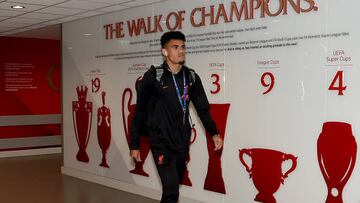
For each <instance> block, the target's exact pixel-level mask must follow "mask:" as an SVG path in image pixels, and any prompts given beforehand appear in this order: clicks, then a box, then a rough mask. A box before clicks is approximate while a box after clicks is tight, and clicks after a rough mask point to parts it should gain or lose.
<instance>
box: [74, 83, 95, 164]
mask: <svg viewBox="0 0 360 203" xmlns="http://www.w3.org/2000/svg"><path fill="white" fill-rule="evenodd" d="M87 91H88V88H87V87H86V86H85V87H83V86H80V87H79V86H78V87H76V92H77V95H78V101H73V102H72V111H73V123H74V130H75V136H76V141H77V143H78V146H79V151H78V153H77V154H76V159H77V160H78V161H82V162H89V156H88V155H87V153H86V147H87V145H88V143H89V137H90V131H91V120H92V102H88V101H86V95H87Z"/></svg>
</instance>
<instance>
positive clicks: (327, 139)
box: [317, 122, 357, 203]
mask: <svg viewBox="0 0 360 203" xmlns="http://www.w3.org/2000/svg"><path fill="white" fill-rule="evenodd" d="M356 150H357V146H356V140H355V137H354V136H353V135H352V130H351V125H350V124H348V123H341V122H326V123H324V124H323V128H322V132H321V133H320V136H319V138H318V141H317V155H318V162H319V166H320V170H321V173H322V174H323V177H324V179H325V182H326V185H327V189H328V195H327V198H326V203H343V200H342V192H343V189H344V186H345V184H346V183H347V181H348V180H349V178H350V176H351V173H352V171H353V169H354V166H355V161H356Z"/></svg>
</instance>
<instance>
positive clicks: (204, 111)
mask: <svg viewBox="0 0 360 203" xmlns="http://www.w3.org/2000/svg"><path fill="white" fill-rule="evenodd" d="M195 77H196V78H195V83H194V84H193V86H192V88H191V91H190V98H191V101H192V102H193V104H194V107H195V109H196V112H197V114H198V116H199V118H200V120H201V122H202V124H203V125H204V127H205V129H206V131H207V132H208V133H209V134H210V135H212V139H213V141H214V144H215V149H214V150H215V151H217V150H219V149H221V148H222V146H223V140H222V138H221V137H220V135H219V131H218V129H217V128H216V124H215V122H214V120H213V118H212V117H211V115H210V111H209V109H210V107H209V101H208V99H207V97H206V93H205V90H204V87H203V85H202V82H201V79H200V77H199V75H198V74H195Z"/></svg>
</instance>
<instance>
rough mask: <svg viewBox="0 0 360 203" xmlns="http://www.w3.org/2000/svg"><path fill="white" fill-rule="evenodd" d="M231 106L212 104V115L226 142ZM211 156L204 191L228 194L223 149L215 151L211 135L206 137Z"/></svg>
mask: <svg viewBox="0 0 360 203" xmlns="http://www.w3.org/2000/svg"><path fill="white" fill-rule="evenodd" d="M229 108H230V104H210V114H211V116H212V117H213V118H214V121H215V123H216V125H217V127H218V130H219V135H220V136H221V138H222V139H223V140H225V130H226V122H227V116H228V112H229ZM206 142H207V149H208V154H209V162H208V170H207V174H206V178H205V183H204V189H205V190H210V191H214V192H219V193H223V194H225V193H226V190H225V184H224V179H223V176H222V168H221V156H222V151H223V149H220V150H219V151H214V148H215V145H214V142H213V140H212V137H211V135H209V134H207V135H206Z"/></svg>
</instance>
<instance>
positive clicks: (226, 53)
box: [63, 0, 360, 203]
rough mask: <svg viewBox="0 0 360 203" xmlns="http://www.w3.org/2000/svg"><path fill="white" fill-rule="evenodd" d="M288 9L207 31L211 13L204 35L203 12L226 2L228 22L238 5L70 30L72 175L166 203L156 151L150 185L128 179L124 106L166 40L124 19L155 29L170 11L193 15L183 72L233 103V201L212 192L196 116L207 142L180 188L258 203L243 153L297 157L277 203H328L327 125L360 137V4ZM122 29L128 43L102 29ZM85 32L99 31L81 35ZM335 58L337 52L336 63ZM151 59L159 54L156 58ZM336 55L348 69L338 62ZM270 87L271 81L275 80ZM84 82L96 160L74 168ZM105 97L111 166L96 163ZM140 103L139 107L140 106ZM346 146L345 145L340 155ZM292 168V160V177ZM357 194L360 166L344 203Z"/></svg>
mask: <svg viewBox="0 0 360 203" xmlns="http://www.w3.org/2000/svg"><path fill="white" fill-rule="evenodd" d="M241 2H243V3H245V2H247V3H248V5H247V6H248V7H250V2H252V1H251V0H249V1H245V0H244V1H236V3H237V8H238V9H239V8H240V5H241ZM269 2H270V3H269V9H270V11H271V12H272V13H275V11H276V10H277V8H278V7H279V1H276V0H270V1H269ZM290 2H292V1H290V0H288V3H287V14H283V12H281V13H280V14H279V15H277V16H273V17H270V16H269V15H265V17H261V7H260V8H259V9H255V10H254V17H253V19H251V16H250V15H249V16H248V18H250V19H247V20H245V19H244V18H245V16H244V15H243V16H242V17H241V20H240V21H238V20H237V19H236V17H235V15H234V16H233V21H232V22H227V23H226V22H224V18H223V17H224V16H222V17H220V20H219V22H218V23H217V24H213V25H210V17H206V21H205V25H204V26H201V27H195V26H193V25H192V24H191V21H190V19H191V13H192V11H194V9H195V11H196V9H197V8H200V7H205V8H204V9H205V11H206V13H208V12H210V8H211V7H210V6H211V5H214V11H215V16H216V14H217V13H218V12H217V11H218V9H219V7H220V6H221V5H222V4H223V5H224V8H225V11H226V12H227V16H228V17H229V18H230V8H231V5H232V3H233V2H232V1H190V0H183V1H176V0H173V1H166V2H163V3H158V4H154V5H148V6H145V7H138V8H134V9H129V10H125V11H120V12H115V13H111V14H108V15H104V16H98V17H93V18H89V19H84V20H79V21H75V22H71V23H66V24H64V26H63V80H64V81H63V84H64V91H63V113H64V156H65V158H64V171H76V173H83V176H82V177H83V178H85V179H91V178H90V177H93V176H94V175H95V176H98V177H102V178H103V179H102V183H103V184H107V185H114V184H110V182H111V183H112V181H118V182H117V183H115V185H116V184H118V185H121V184H124V183H126V184H130V185H132V186H134V188H137V189H134V190H132V191H133V192H136V193H142V191H149V190H148V189H150V191H152V190H155V191H158V193H157V195H155V196H154V195H153V194H148V193H145V195H147V196H150V197H153V198H158V194H159V191H160V183H159V180H158V176H157V173H156V169H155V166H154V164H153V160H152V157H151V155H150V154H149V156H148V157H147V159H146V162H145V165H144V170H145V171H146V172H148V173H149V175H150V176H149V177H143V176H139V175H134V174H131V173H129V172H128V171H129V170H130V169H132V168H133V164H132V162H131V160H130V158H129V149H128V146H127V141H126V138H125V134H124V129H123V128H124V126H123V124H122V105H121V104H122V103H121V102H122V93H123V91H124V89H125V88H131V89H132V91H133V93H134V92H135V88H134V83H135V80H136V79H137V78H138V77H140V76H141V75H142V74H143V73H144V71H145V68H146V67H149V66H150V65H152V64H160V63H161V61H162V58H161V56H160V45H158V44H156V45H155V46H151V44H152V42H150V41H151V40H158V39H159V38H160V36H161V35H162V32H156V33H150V34H144V33H141V34H140V35H138V36H132V37H131V36H130V35H129V33H128V25H127V21H129V20H130V21H131V20H136V19H138V18H144V19H145V22H147V18H148V17H151V16H159V15H162V21H163V20H164V21H166V17H167V16H168V15H169V14H170V16H171V15H172V14H171V13H172V12H178V11H185V12H184V14H183V18H184V19H183V20H182V28H181V29H179V30H181V31H182V32H184V33H185V34H186V35H187V47H188V53H187V58H186V64H187V65H188V66H189V67H191V68H193V69H195V70H196V71H197V73H198V74H199V75H200V76H201V78H202V82H203V84H204V87H205V89H206V92H207V94H208V98H209V101H210V103H230V104H231V106H230V111H229V114H228V121H227V126H226V136H225V145H224V150H223V154H222V170H223V177H224V182H225V187H226V194H221V193H216V192H212V191H208V190H204V189H203V184H204V180H205V176H206V172H207V164H208V160H207V159H208V153H207V145H206V138H205V133H204V130H203V128H202V126H201V124H199V121H198V120H196V123H197V125H196V126H197V130H198V138H197V140H196V142H195V143H194V144H193V145H192V146H191V161H190V163H189V165H188V168H189V172H190V178H191V181H192V183H193V185H192V187H188V186H183V187H182V188H181V195H182V196H184V197H185V198H190V199H194V200H198V201H203V202H208V203H213V202H214V203H215V202H229V203H231V202H253V199H254V197H255V195H256V194H257V189H256V188H255V187H254V184H253V182H252V180H251V179H249V174H248V173H247V172H246V170H245V167H244V166H243V165H242V164H241V163H240V160H239V149H244V148H266V149H272V150H277V151H281V152H284V153H288V154H292V155H294V156H296V157H298V158H297V167H296V169H295V171H294V172H292V173H291V174H290V175H289V177H288V178H287V179H285V183H284V185H281V186H280V188H279V190H278V191H277V192H276V193H275V198H276V199H277V201H278V202H293V203H296V202H299V203H303V202H314V203H317V202H325V199H326V195H327V188H326V184H325V181H324V178H323V177H322V173H321V171H320V168H319V164H318V160H317V140H318V137H319V134H320V132H321V129H322V125H323V123H324V122H327V121H338V122H346V123H349V124H351V125H352V133H353V135H354V136H355V139H358V135H359V134H360V132H359V130H360V129H359V127H360V114H359V112H360V109H359V108H360V105H359V103H360V102H359V100H360V94H359V92H360V83H359V81H360V80H359V79H358V77H359V75H360V72H359V69H358V68H357V67H358V65H359V61H358V60H357V56H358V55H359V51H360V49H359V47H358V44H359V41H360V37H359V36H360V35H359V34H360V33H359V31H360V29H358V27H357V19H359V17H360V16H359V14H358V12H357V8H358V7H359V4H360V3H359V2H358V1H355V0H351V1H346V2H344V1H325V0H315V7H316V8H315V7H314V8H313V10H311V11H309V12H301V13H300V14H298V13H296V12H295V11H294V9H293V8H292V7H291V4H290ZM295 2H296V1H295ZM300 2H301V7H302V8H303V9H307V8H308V7H309V3H308V2H311V1H310V0H309V1H305V0H300ZM250 10H251V9H250ZM250 10H249V12H250ZM200 13H201V12H195V15H194V19H195V21H196V23H198V22H199V21H200V19H201V16H200ZM219 13H220V14H221V10H220V12H219ZM173 17H174V15H173V16H171V17H170V20H169V22H170V23H171V24H173V23H174V18H173ZM117 22H124V25H123V26H124V27H123V31H124V35H125V36H124V37H123V38H119V39H115V38H114V39H108V40H106V39H105V37H106V36H105V29H104V28H103V26H104V25H107V24H115V23H117ZM161 27H162V28H163V31H164V32H165V31H167V30H168V29H167V27H166V22H162V23H161ZM85 33H91V34H92V35H91V36H84V35H83V34H85ZM209 33H210V34H209ZM316 35H318V36H320V37H316ZM134 42H137V43H134ZM140 42H141V43H140ZM155 42H156V43H159V41H155ZM224 44H225V45H224ZM206 45H209V46H206ZM275 45H277V47H275ZM279 45H281V47H279ZM271 46H272V47H271ZM246 47H247V48H246ZM216 49H221V50H220V51H219V50H216ZM336 50H341V51H340V52H336ZM140 51H145V52H142V53H139V52H140ZM134 52H138V53H134ZM336 53H340V55H334V54H336ZM152 54H155V56H150V55H152ZM99 56H101V57H99ZM125 56H126V57H125ZM327 57H332V58H338V60H339V61H333V62H329V61H327ZM345 59H346V61H344V60H345ZM264 63H265V64H264ZM337 71H343V74H344V75H343V83H344V84H343V85H346V86H347V87H346V89H345V90H344V91H343V94H344V95H338V91H335V90H328V88H329V86H330V84H331V82H332V81H333V79H334V76H335V74H336V72H337ZM265 72H271V73H272V74H273V75H274V77H275V85H274V87H273V89H272V90H271V91H270V92H269V93H267V94H262V93H263V92H265V91H266V89H267V88H266V87H264V86H262V84H261V76H262V75H263V74H264V73H265ZM212 74H219V75H220V81H219V84H220V86H221V90H220V92H219V93H217V94H211V93H210V91H214V90H215V89H216V85H214V84H213V82H214V80H215V78H214V77H211V75H212ZM96 77H97V78H99V79H100V81H101V86H100V90H99V92H97V93H93V92H91V87H92V83H91V80H93V79H94V78H96ZM265 82H266V83H268V82H269V77H266V78H265ZM80 85H86V86H87V87H88V88H89V92H88V94H87V100H88V101H91V102H92V103H93V115H92V129H91V133H90V138H89V139H90V140H89V144H88V146H87V148H86V151H87V153H88V155H89V158H90V161H89V163H83V162H79V161H78V160H76V153H77V151H78V145H77V142H76V136H75V131H74V125H73V118H72V117H73V115H72V114H73V113H72V101H77V95H76V91H75V88H76V87H77V86H80ZM337 85H338V84H337V83H336V85H335V86H337ZM101 91H105V92H106V106H108V107H109V108H110V110H111V123H112V126H111V132H112V135H111V136H112V137H111V144H110V147H109V149H108V151H107V160H108V164H109V165H110V168H103V167H100V166H99V163H100V162H101V151H100V148H99V145H98V141H97V128H96V123H97V121H96V116H97V115H96V114H97V109H98V108H99V107H101ZM131 102H132V103H134V102H135V98H133V100H132V101H131ZM194 117H195V116H193V118H194ZM340 136H343V135H340ZM334 150H337V149H334ZM342 150H346V147H345V148H344V149H341V150H339V151H342ZM247 160H249V159H247ZM289 165H290V163H289V162H286V164H284V166H283V170H286V169H287V168H289ZM74 174H75V173H74ZM86 174H89V176H87V175H86ZM87 177H88V178H87ZM100 182H101V181H100ZM359 187H360V173H359V169H358V165H357V164H356V165H355V168H354V171H353V173H352V176H351V177H350V179H349V181H348V183H347V184H346V186H345V189H344V191H343V199H344V202H349V203H355V202H359V201H360V195H359V193H358V192H356V191H357V190H358V188H359ZM119 188H126V186H123V187H120V186H119Z"/></svg>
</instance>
